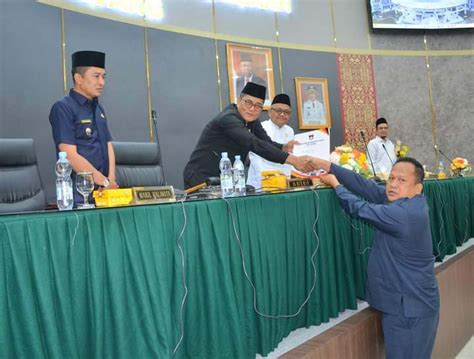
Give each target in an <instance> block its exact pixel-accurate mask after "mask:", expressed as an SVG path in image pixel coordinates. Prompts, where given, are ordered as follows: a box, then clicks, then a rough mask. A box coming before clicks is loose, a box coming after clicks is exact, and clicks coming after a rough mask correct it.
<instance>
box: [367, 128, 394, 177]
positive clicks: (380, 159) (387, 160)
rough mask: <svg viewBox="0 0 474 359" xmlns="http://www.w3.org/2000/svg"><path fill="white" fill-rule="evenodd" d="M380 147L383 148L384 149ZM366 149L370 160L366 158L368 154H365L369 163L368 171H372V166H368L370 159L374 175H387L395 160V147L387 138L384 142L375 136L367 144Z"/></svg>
mask: <svg viewBox="0 0 474 359" xmlns="http://www.w3.org/2000/svg"><path fill="white" fill-rule="evenodd" d="M382 145H384V146H385V149H384V148H383V146H382ZM367 148H368V150H369V153H370V158H369V156H368V155H369V154H367V161H369V167H370V170H371V171H372V166H371V164H370V159H372V162H373V163H374V167H375V172H376V173H389V172H390V170H391V169H392V166H393V164H394V163H395V161H396V160H397V156H396V155H395V146H394V145H393V143H392V141H390V140H389V139H388V138H386V139H385V140H384V139H382V138H380V137H378V136H377V137H375V138H374V139H373V140H371V141H370V142H369V144H368V145H367Z"/></svg>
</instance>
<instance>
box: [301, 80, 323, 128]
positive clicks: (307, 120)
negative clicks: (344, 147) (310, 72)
mask: <svg viewBox="0 0 474 359" xmlns="http://www.w3.org/2000/svg"><path fill="white" fill-rule="evenodd" d="M295 86H296V104H297V108H298V126H299V128H300V129H302V130H318V129H322V128H331V108H330V106H329V90H328V80H327V79H324V78H314V77H295Z"/></svg>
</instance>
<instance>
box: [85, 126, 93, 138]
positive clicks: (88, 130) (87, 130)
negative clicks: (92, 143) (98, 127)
mask: <svg viewBox="0 0 474 359" xmlns="http://www.w3.org/2000/svg"><path fill="white" fill-rule="evenodd" d="M91 135H92V129H91V128H90V127H87V128H86V136H88V137H90V136H91Z"/></svg>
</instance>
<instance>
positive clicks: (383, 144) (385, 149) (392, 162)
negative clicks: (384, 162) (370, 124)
mask: <svg viewBox="0 0 474 359" xmlns="http://www.w3.org/2000/svg"><path fill="white" fill-rule="evenodd" d="M382 147H383V149H384V151H385V153H386V154H387V157H388V159H389V160H390V163H391V164H392V165H393V164H394V163H395V162H394V161H392V157H390V155H389V154H388V151H387V148H386V147H385V143H382Z"/></svg>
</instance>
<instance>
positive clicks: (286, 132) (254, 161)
mask: <svg viewBox="0 0 474 359" xmlns="http://www.w3.org/2000/svg"><path fill="white" fill-rule="evenodd" d="M262 127H263V129H264V130H265V131H266V132H267V135H268V136H269V137H270V138H271V139H272V141H274V142H278V143H281V144H287V143H288V142H290V141H291V140H293V138H294V137H295V131H293V129H292V128H291V127H290V126H287V125H284V126H283V127H281V128H280V127H278V126H277V125H275V124H274V123H273V122H272V121H271V120H267V121H263V122H262ZM249 159H250V168H249V172H248V176H247V184H249V185H251V186H254V187H255V188H261V187H262V178H263V177H262V176H261V174H260V173H261V172H262V171H265V170H279V171H281V172H283V173H284V174H285V175H286V176H287V177H290V176H291V169H292V166H290V165H287V164H280V163H275V162H270V161H267V160H266V159H264V158H262V157H260V156H259V155H257V154H255V153H253V152H249Z"/></svg>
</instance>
